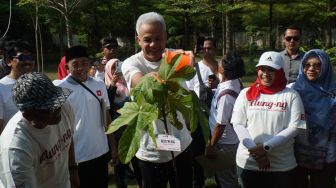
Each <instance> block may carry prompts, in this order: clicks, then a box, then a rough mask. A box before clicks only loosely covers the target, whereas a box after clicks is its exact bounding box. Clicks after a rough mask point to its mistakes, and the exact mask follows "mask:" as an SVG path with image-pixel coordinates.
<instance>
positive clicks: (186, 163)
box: [138, 148, 192, 188]
mask: <svg viewBox="0 0 336 188" xmlns="http://www.w3.org/2000/svg"><path fill="white" fill-rule="evenodd" d="M175 162H176V169H177V172H175V171H174V167H173V161H172V160H171V161H168V162H165V163H152V162H148V161H142V160H138V164H139V168H140V171H141V176H142V188H166V187H167V184H168V182H169V185H170V187H171V188H191V187H192V154H191V151H190V148H187V149H186V150H185V151H184V152H182V153H181V154H180V155H178V156H177V157H176V158H175Z"/></svg>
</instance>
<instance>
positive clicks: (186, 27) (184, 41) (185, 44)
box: [182, 12, 189, 49]
mask: <svg viewBox="0 0 336 188" xmlns="http://www.w3.org/2000/svg"><path fill="white" fill-rule="evenodd" d="M188 20H189V17H188V13H187V12H186V13H184V16H183V25H184V37H183V44H182V47H183V49H187V47H188V43H189V40H188Z"/></svg>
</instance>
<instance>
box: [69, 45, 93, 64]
mask: <svg viewBox="0 0 336 188" xmlns="http://www.w3.org/2000/svg"><path fill="white" fill-rule="evenodd" d="M78 57H87V58H88V57H89V55H88V53H87V52H86V48H85V47H84V46H73V47H71V48H68V49H67V50H66V51H65V59H66V61H67V62H69V61H70V60H72V59H75V58H78Z"/></svg>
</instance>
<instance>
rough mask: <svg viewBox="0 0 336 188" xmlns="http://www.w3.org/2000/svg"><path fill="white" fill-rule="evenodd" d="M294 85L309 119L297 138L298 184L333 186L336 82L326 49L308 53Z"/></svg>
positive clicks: (335, 173) (334, 173)
mask: <svg viewBox="0 0 336 188" xmlns="http://www.w3.org/2000/svg"><path fill="white" fill-rule="evenodd" d="M293 88H294V89H295V90H296V91H298V92H299V94H300V96H301V98H302V101H303V104H304V109H305V114H306V121H307V130H306V131H302V132H300V134H299V135H298V137H297V138H296V140H295V156H296V160H297V163H298V164H299V167H298V168H297V172H296V174H297V175H298V177H296V180H297V183H298V185H300V187H310V188H317V187H323V188H332V187H334V184H335V175H336V97H335V96H336V82H335V77H334V75H333V70H332V65H331V64H330V59H329V57H328V55H327V54H326V53H325V52H323V51H322V50H319V49H313V50H310V51H308V52H307V53H306V54H305V56H304V57H303V59H302V64H301V68H300V73H299V75H298V78H297V80H296V82H295V84H294V86H293ZM308 175H309V176H310V178H309V179H308ZM308 182H310V183H308Z"/></svg>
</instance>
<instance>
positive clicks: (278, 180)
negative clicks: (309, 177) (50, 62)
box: [238, 167, 298, 188]
mask: <svg viewBox="0 0 336 188" xmlns="http://www.w3.org/2000/svg"><path fill="white" fill-rule="evenodd" d="M238 174H239V175H240V178H241V180H242V183H243V187H244V188H291V187H293V185H294V182H293V178H292V177H293V174H294V170H290V171H285V172H266V171H254V170H246V169H242V168H240V167H238ZM297 188H298V187H297Z"/></svg>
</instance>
